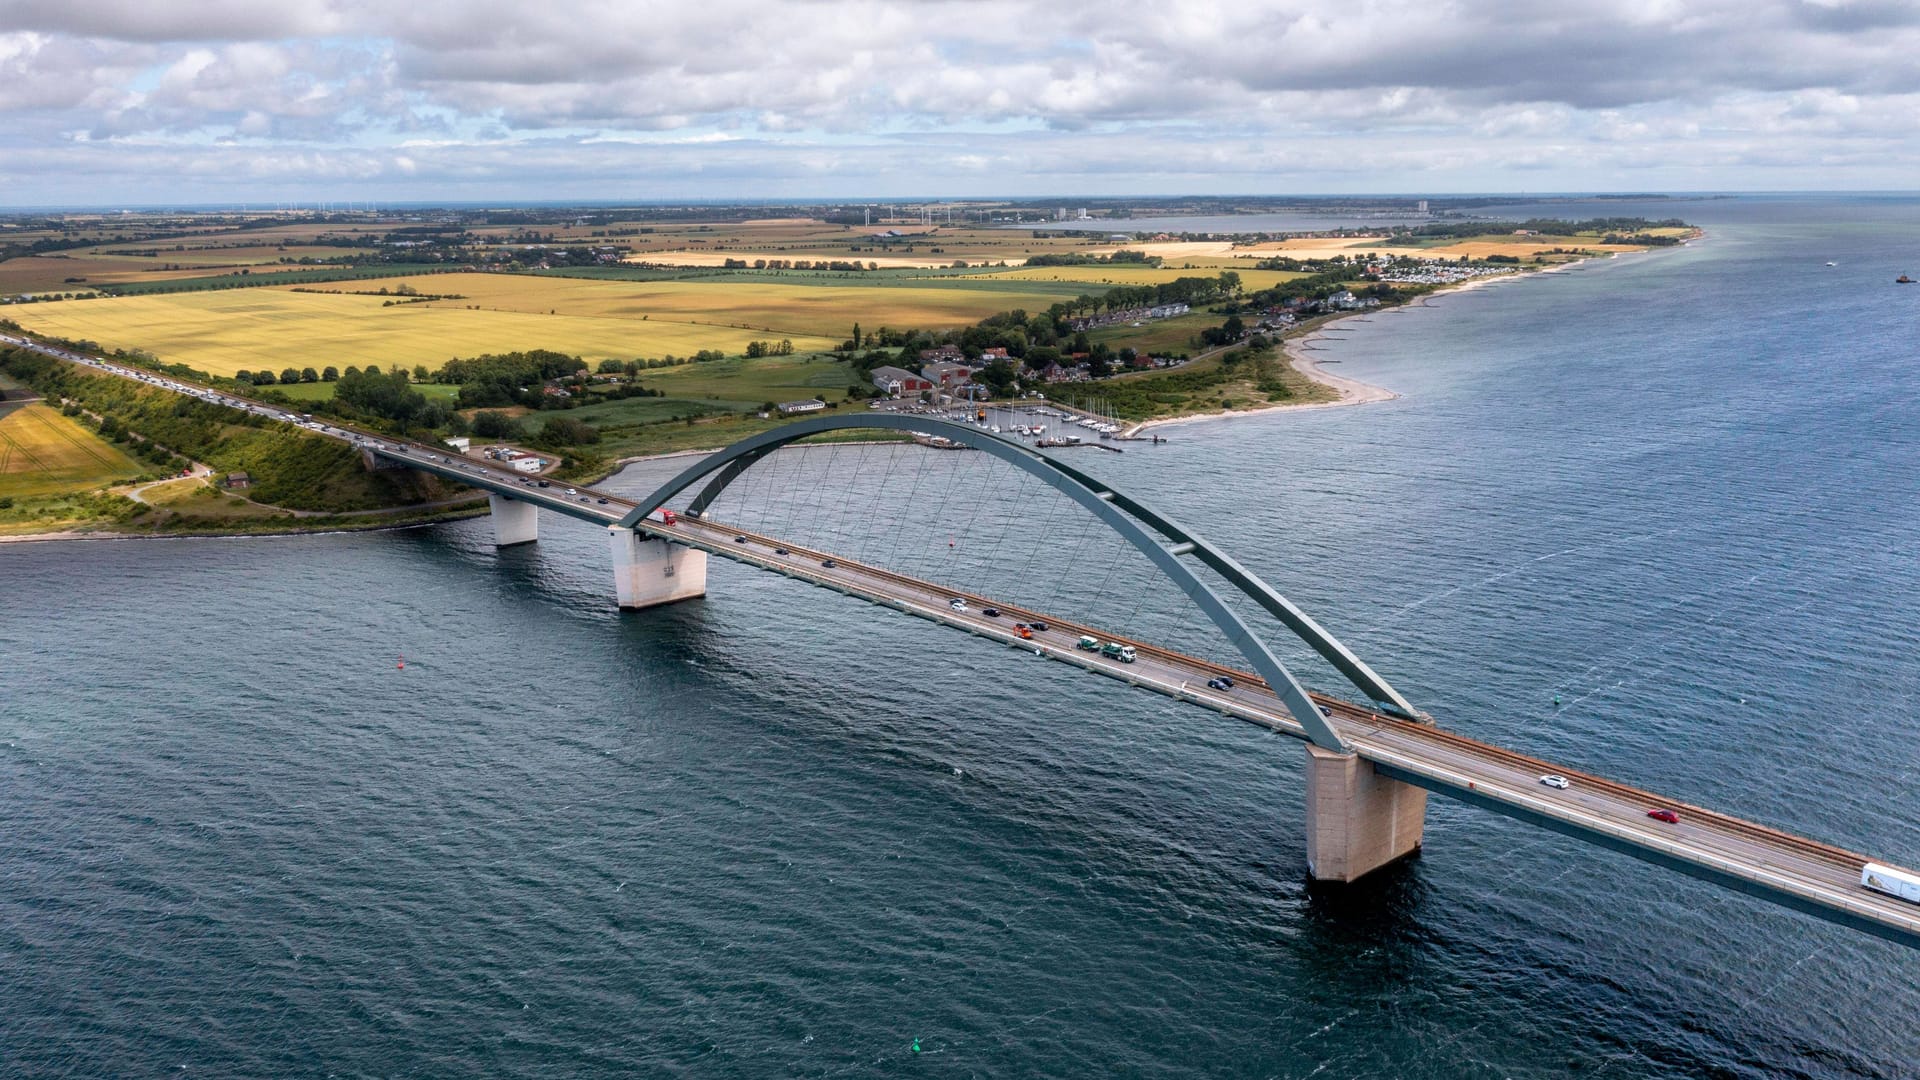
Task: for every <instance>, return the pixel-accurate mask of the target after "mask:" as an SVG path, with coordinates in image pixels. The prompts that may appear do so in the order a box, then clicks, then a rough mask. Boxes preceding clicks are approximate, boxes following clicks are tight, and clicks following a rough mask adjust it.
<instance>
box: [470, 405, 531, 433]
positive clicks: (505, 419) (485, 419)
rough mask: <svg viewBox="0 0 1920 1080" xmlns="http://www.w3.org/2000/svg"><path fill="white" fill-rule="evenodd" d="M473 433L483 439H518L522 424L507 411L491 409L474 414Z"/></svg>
mask: <svg viewBox="0 0 1920 1080" xmlns="http://www.w3.org/2000/svg"><path fill="white" fill-rule="evenodd" d="M473 433H474V434H475V435H478V436H480V437H481V438H483V439H517V438H519V437H520V425H519V424H517V423H515V422H514V419H513V417H511V416H508V415H507V414H506V413H500V412H494V411H492V410H490V409H489V410H484V411H481V412H477V413H474V414H473Z"/></svg>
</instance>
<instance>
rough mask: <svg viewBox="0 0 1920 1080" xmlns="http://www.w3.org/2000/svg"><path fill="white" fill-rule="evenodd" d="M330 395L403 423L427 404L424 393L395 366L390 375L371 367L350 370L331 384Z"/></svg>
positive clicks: (343, 402)
mask: <svg viewBox="0 0 1920 1080" xmlns="http://www.w3.org/2000/svg"><path fill="white" fill-rule="evenodd" d="M333 396H334V400H336V401H339V402H341V403H342V404H345V405H349V406H352V407H353V408H356V409H361V410H364V411H366V412H369V413H372V414H373V415H375V416H381V417H385V418H386V419H388V420H398V421H401V422H402V423H404V422H406V421H409V420H412V419H414V418H415V417H417V416H419V415H420V413H421V410H423V409H425V408H426V405H427V399H426V397H425V396H423V395H422V394H421V393H420V392H419V391H418V390H415V389H413V388H411V387H410V386H409V385H408V382H407V373H406V371H405V370H404V369H395V370H394V372H393V373H392V374H391V375H382V374H380V372H379V371H378V370H376V369H374V368H372V367H369V368H367V370H365V371H362V372H359V373H357V374H356V373H352V372H349V373H348V374H346V375H344V376H342V377H341V379H340V382H339V384H338V385H337V386H335V387H334V391H333Z"/></svg>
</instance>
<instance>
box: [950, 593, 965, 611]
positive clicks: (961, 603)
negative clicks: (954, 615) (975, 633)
mask: <svg viewBox="0 0 1920 1080" xmlns="http://www.w3.org/2000/svg"><path fill="white" fill-rule="evenodd" d="M947 606H948V607H950V608H952V609H953V610H955V611H957V612H959V613H961V614H962V615H964V614H966V613H967V602H966V601H965V600H962V599H960V598H959V597H957V596H956V597H954V598H953V599H951V600H949V601H947Z"/></svg>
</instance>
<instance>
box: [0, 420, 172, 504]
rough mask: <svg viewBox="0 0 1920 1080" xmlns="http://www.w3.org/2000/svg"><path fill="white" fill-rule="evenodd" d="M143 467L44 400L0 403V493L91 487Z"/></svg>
mask: <svg viewBox="0 0 1920 1080" xmlns="http://www.w3.org/2000/svg"><path fill="white" fill-rule="evenodd" d="M147 471H148V470H147V467H146V466H143V465H141V464H139V463H138V462H136V461H134V460H133V459H132V458H130V457H128V456H127V455H125V454H123V453H121V452H120V450H119V449H118V448H117V447H115V446H114V445H113V444H112V443H110V442H107V441H106V440H104V439H102V438H100V436H98V435H96V434H94V433H93V432H92V431H89V430H87V429H86V428H84V427H81V426H80V425H79V424H78V423H75V422H74V421H73V420H72V419H70V418H68V417H66V416H62V415H61V414H60V413H59V412H57V411H56V410H54V409H52V408H49V407H48V406H46V405H43V404H40V403H38V402H30V403H27V404H24V405H17V404H16V405H0V496H7V497H13V498H37V497H40V496H46V495H62V494H66V493H68V492H73V491H90V490H92V489H94V488H98V487H104V486H106V485H108V484H114V483H119V482H120V481H123V480H131V479H133V478H134V477H136V476H139V475H141V474H142V473H145V472H147Z"/></svg>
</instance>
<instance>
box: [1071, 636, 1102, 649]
mask: <svg viewBox="0 0 1920 1080" xmlns="http://www.w3.org/2000/svg"><path fill="white" fill-rule="evenodd" d="M1074 648H1076V649H1085V650H1087V651H1088V652H1099V651H1100V639H1099V638H1097V637H1089V636H1087V635H1085V634H1082V635H1080V640H1079V642H1077V643H1076V644H1075V645H1074Z"/></svg>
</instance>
